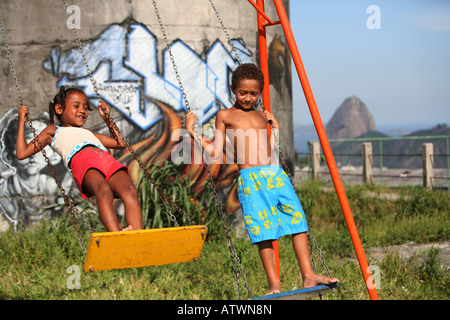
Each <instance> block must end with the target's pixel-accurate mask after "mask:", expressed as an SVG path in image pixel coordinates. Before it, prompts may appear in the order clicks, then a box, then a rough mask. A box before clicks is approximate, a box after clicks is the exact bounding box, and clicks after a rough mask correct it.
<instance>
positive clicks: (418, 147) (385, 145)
mask: <svg viewBox="0 0 450 320" xmlns="http://www.w3.org/2000/svg"><path fill="white" fill-rule="evenodd" d="M449 138H450V136H419V137H399V138H386V137H380V138H358V139H330V140H329V141H330V145H331V148H332V150H333V155H334V157H335V160H336V164H337V165H338V170H339V173H340V175H341V178H342V180H343V182H344V183H348V184H358V183H365V184H374V183H377V184H382V185H388V186H400V185H423V186H424V187H426V188H447V189H449V192H450V150H449V149H450V148H449ZM308 145H309V153H303V154H301V153H297V161H296V163H297V168H296V178H297V179H302V178H303V179H313V180H321V181H328V180H330V181H331V177H330V175H329V172H328V167H327V166H326V162H325V160H324V159H323V156H322V154H321V148H320V143H319V142H318V141H308ZM374 150H377V151H378V153H375V152H374ZM302 155H303V157H302ZM302 166H303V168H301V167H302Z"/></svg>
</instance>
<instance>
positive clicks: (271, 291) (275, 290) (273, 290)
mask: <svg viewBox="0 0 450 320" xmlns="http://www.w3.org/2000/svg"><path fill="white" fill-rule="evenodd" d="M280 292H281V288H280V287H278V286H273V287H270V288H269V292H267V293H266V296H268V295H271V294H277V293H280Z"/></svg>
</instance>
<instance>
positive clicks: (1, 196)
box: [0, 20, 290, 229]
mask: <svg viewBox="0 0 450 320" xmlns="http://www.w3.org/2000/svg"><path fill="white" fill-rule="evenodd" d="M232 41H233V44H234V47H235V48H236V52H237V53H238V55H239V58H240V60H241V61H242V62H243V63H246V62H254V61H253V57H252V56H253V54H252V52H251V51H250V50H249V49H248V48H247V47H246V45H245V42H244V41H243V40H242V39H234V40H232ZM227 47H229V46H228V45H227V46H225V45H224V44H223V43H222V42H221V41H220V40H216V41H215V42H214V43H212V45H211V46H210V47H208V48H207V49H206V50H204V52H203V53H202V55H199V54H197V53H196V52H195V51H194V50H193V49H192V48H190V47H189V46H188V45H187V44H185V43H184V42H183V41H181V40H176V41H174V42H172V43H171V44H170V51H169V50H168V49H167V48H166V49H165V50H164V51H163V52H161V53H158V50H157V38H156V36H155V35H154V34H153V33H152V32H151V31H150V30H149V29H148V28H147V27H146V26H145V25H143V24H140V23H137V22H135V21H131V20H126V21H125V22H124V23H122V24H112V25H110V26H108V27H107V28H106V29H105V30H104V31H103V32H102V33H101V34H100V35H99V36H98V37H97V38H96V39H94V40H92V41H90V42H88V43H84V54H85V58H86V61H87V64H88V66H89V68H90V70H91V71H92V76H93V79H95V84H96V88H97V90H98V93H99V95H100V96H101V98H102V99H103V100H105V101H106V102H107V103H108V104H109V105H110V106H111V107H112V108H113V109H115V110H117V111H118V112H119V114H120V116H119V117H115V119H114V121H115V122H116V124H117V125H118V127H119V128H120V130H121V132H122V134H123V135H124V136H125V137H126V138H127V140H128V141H129V142H130V144H131V145H132V147H133V149H134V150H135V151H136V153H137V154H139V158H140V160H141V161H142V162H143V163H144V164H145V165H149V164H155V163H160V162H161V160H168V161H170V159H171V152H173V150H174V149H176V148H177V144H178V141H176V139H175V140H174V139H171V137H172V133H173V132H174V131H176V130H178V129H181V128H182V126H183V125H182V122H181V118H180V117H184V114H185V112H186V111H187V107H186V105H185V99H184V98H183V94H182V93H183V92H182V90H181V89H180V83H179V80H180V81H181V84H182V87H183V88H184V92H185V94H186V98H187V100H188V102H189V107H190V109H191V110H192V111H193V112H194V113H195V114H196V115H197V117H198V119H199V123H200V124H201V125H203V129H204V130H203V134H204V135H206V136H208V135H209V134H210V133H212V130H208V128H209V129H211V127H212V125H211V123H212V122H213V118H214V116H215V114H216V113H217V111H218V110H219V109H220V108H231V107H232V106H233V96H232V93H231V90H230V88H229V84H230V81H231V73H232V70H234V69H235V68H236V67H237V66H238V62H237V60H236V59H235V58H234V54H235V52H233V53H232V52H231V49H230V50H227ZM170 53H172V56H173V59H174V61H175V64H176V68H174V67H173V65H172V60H171V57H170ZM158 57H161V58H160V59H162V63H158ZM160 62H161V61H160ZM289 63H290V57H288V56H287V54H286V52H285V50H284V46H283V44H282V43H281V41H280V38H279V37H275V39H274V41H273V42H272V45H271V47H270V49H269V67H270V68H271V74H273V75H274V77H273V78H272V79H273V80H272V79H271V85H272V86H274V87H275V89H277V90H278V88H277V87H278V86H280V85H283V82H285V81H283V80H284V79H283V75H286V74H287V73H289V75H290V64H289ZM42 67H43V69H44V70H45V72H48V73H50V74H51V75H53V76H54V77H55V79H56V84H57V86H58V87H60V86H63V85H64V86H69V87H70V86H76V87H81V88H82V89H83V90H84V92H85V93H86V95H87V96H88V98H89V99H90V101H91V103H92V104H93V105H98V100H97V94H96V91H95V90H94V87H93V85H92V83H91V79H90V76H89V74H88V73H87V71H86V70H87V69H86V65H85V62H84V60H83V57H82V55H81V54H80V52H79V49H78V48H77V47H73V48H71V49H68V50H64V51H63V50H61V48H60V47H59V46H55V47H53V48H52V49H51V51H50V54H49V55H48V56H47V57H44V58H43V62H42ZM175 69H176V71H175ZM283 69H284V72H283ZM177 74H178V77H179V79H178V78H177ZM286 84H288V86H287V87H288V88H290V83H289V82H288V81H286ZM56 91H57V90H56V88H55V92H56ZM46 121H47V119H46V116H45V114H44V115H43V116H42V117H41V118H40V119H36V120H33V124H34V126H35V127H36V129H37V132H39V130H41V129H43V128H44V126H45V124H46ZM0 128H1V132H0V134H1V138H0V143H1V145H0V169H1V172H2V173H1V175H0V217H2V216H3V220H6V221H7V222H8V223H9V224H13V225H17V223H18V222H19V221H20V222H22V223H24V224H32V223H33V222H34V221H39V220H40V219H42V217H43V215H44V210H43V208H45V206H46V205H48V206H47V211H46V212H50V213H51V215H53V214H54V215H58V214H60V212H59V211H58V210H61V207H57V206H56V207H55V206H54V204H55V201H56V202H59V203H62V199H60V198H59V191H58V189H57V186H56V183H55V181H54V179H53V177H52V175H51V174H50V171H49V170H48V168H47V166H46V163H45V161H44V159H43V157H42V155H40V154H37V155H35V156H34V157H33V158H30V159H26V160H22V161H18V160H17V158H16V157H15V139H16V133H17V111H16V110H10V111H9V112H7V113H6V114H4V115H3V117H2V118H1V119H0ZM205 128H206V129H205ZM91 129H92V130H94V131H97V132H102V133H105V134H108V129H107V128H106V126H105V125H98V126H97V127H95V128H91ZM27 138H28V139H29V140H31V139H32V135H31V133H28V137H27ZM184 142H186V139H185V140H184ZM192 146H193V153H194V154H195V153H197V154H198V153H200V150H198V146H197V145H196V144H195V143H192ZM227 148H230V146H227ZM46 150H47V149H46ZM230 153H232V152H230ZM47 155H49V157H50V159H51V162H52V164H53V166H54V167H55V169H56V171H57V173H58V175H59V177H60V179H61V180H62V182H63V183H62V184H63V187H64V189H65V190H66V192H68V193H69V194H71V195H76V194H78V193H79V192H78V190H77V188H76V186H75V184H74V183H73V180H72V176H71V174H70V173H69V171H68V170H67V169H66V168H64V166H63V164H62V161H61V160H60V158H59V156H58V155H56V154H54V153H53V151H52V150H51V149H48V151H47ZM114 156H115V157H116V158H117V159H118V160H119V161H121V162H122V163H125V164H126V165H127V166H128V167H129V170H130V176H131V177H132V179H133V180H134V181H135V182H137V181H138V177H139V172H140V170H141V169H140V167H139V165H138V164H137V162H136V161H133V159H132V155H131V154H130V152H129V151H128V150H122V151H115V153H114ZM200 157H201V155H200ZM226 163H227V162H226V161H224V162H223V163H220V164H212V165H210V166H209V168H210V174H211V175H212V177H213V179H214V180H215V182H216V187H217V189H218V190H221V191H222V192H223V193H224V194H225V195H226V196H225V197H224V199H225V200H224V201H225V204H226V206H227V210H228V211H229V212H234V211H235V210H236V209H237V208H238V207H239V203H238V200H237V193H236V192H235V191H236V177H237V175H238V171H237V165H233V164H231V165H230V164H228V165H227V164H226ZM184 172H185V174H186V175H190V181H191V184H192V185H191V187H192V188H193V190H197V191H198V192H200V191H201V190H202V188H203V186H204V181H205V180H206V179H207V178H208V173H207V172H206V168H205V166H204V164H202V163H200V164H194V163H193V164H186V169H185V171H184ZM55 199H56V200H55ZM52 207H55V208H54V209H52ZM0 222H1V220H0ZM0 229H1V228H0Z"/></svg>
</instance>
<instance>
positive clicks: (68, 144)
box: [16, 87, 142, 231]
mask: <svg viewBox="0 0 450 320" xmlns="http://www.w3.org/2000/svg"><path fill="white" fill-rule="evenodd" d="M89 111H92V108H91V106H90V105H89V102H88V99H87V96H86V94H85V93H84V92H83V91H82V90H80V89H78V88H65V87H61V88H60V90H59V93H58V94H57V95H56V96H55V97H54V99H53V101H51V102H50V104H49V113H50V124H49V125H48V126H47V127H46V128H44V129H43V130H42V131H41V133H39V135H38V137H37V139H38V140H39V144H38V143H37V141H36V139H34V140H32V141H31V142H29V143H27V142H26V140H25V122H26V117H27V116H28V114H29V112H28V107H27V106H25V105H22V106H20V109H19V127H18V131H17V144H16V155H17V159H19V160H22V159H25V158H28V157H30V156H32V155H33V154H35V153H37V152H39V151H41V149H42V148H44V147H45V146H47V145H49V146H51V148H52V149H54V150H55V151H56V152H57V153H58V154H59V155H60V156H61V158H62V159H63V161H64V164H65V165H66V166H67V168H68V169H69V170H70V171H71V172H72V174H73V178H74V180H75V183H76V185H77V186H78V189H79V190H80V193H81V196H82V197H83V198H84V199H88V198H90V197H92V196H95V197H96V200H97V206H98V212H99V216H100V220H101V222H102V223H103V225H104V226H105V228H106V230H108V231H119V230H120V226H119V222H118V220H117V217H116V214H115V211H114V207H113V200H114V198H115V197H120V198H121V199H122V201H123V203H124V206H125V217H126V221H127V224H128V226H127V227H125V228H122V231H129V230H139V229H142V214H141V207H140V204H139V201H138V197H137V190H136V187H135V186H134V184H133V182H132V181H131V178H130V176H129V175H128V168H127V167H126V166H125V165H123V164H121V163H120V162H118V161H117V160H116V159H114V157H113V156H111V154H110V153H109V152H108V151H107V148H111V149H120V148H124V147H125V143H124V141H123V140H122V139H121V138H120V137H119V135H118V132H116V130H115V129H114V128H113V126H112V125H111V124H110V123H108V121H107V117H108V115H109V111H110V108H109V106H108V105H107V104H106V103H105V102H104V101H101V102H100V105H99V107H98V112H99V114H100V116H101V117H102V118H103V120H105V122H106V123H107V125H108V128H109V130H110V132H111V134H110V136H106V135H103V134H98V133H95V132H92V131H90V130H88V129H84V128H82V127H83V125H84V124H85V123H86V120H87V118H88V114H89ZM55 115H56V117H57V118H58V120H59V122H60V125H59V126H56V125H54V116H55Z"/></svg>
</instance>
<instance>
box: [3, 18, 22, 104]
mask: <svg viewBox="0 0 450 320" xmlns="http://www.w3.org/2000/svg"><path fill="white" fill-rule="evenodd" d="M0 31H1V33H2V37H3V45H4V47H5V49H6V55H7V57H8V63H9V67H10V69H11V74H12V76H13V78H14V84H15V86H16V93H17V97H18V100H19V105H22V104H23V98H22V94H21V93H20V87H19V79H18V78H17V74H16V70H15V69H14V64H13V61H12V57H11V51H10V50H9V44H8V38H7V36H6V30H5V27H4V25H3V19H2V15H1V14H0Z"/></svg>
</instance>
